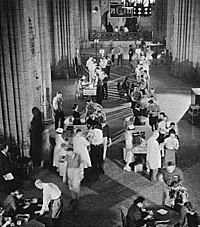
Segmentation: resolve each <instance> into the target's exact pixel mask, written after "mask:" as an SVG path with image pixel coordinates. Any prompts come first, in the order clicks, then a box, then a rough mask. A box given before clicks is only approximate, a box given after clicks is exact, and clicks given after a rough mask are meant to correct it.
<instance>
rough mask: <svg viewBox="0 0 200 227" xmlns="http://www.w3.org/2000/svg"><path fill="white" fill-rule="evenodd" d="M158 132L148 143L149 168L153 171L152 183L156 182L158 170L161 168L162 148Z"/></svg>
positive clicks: (154, 133)
mask: <svg viewBox="0 0 200 227" xmlns="http://www.w3.org/2000/svg"><path fill="white" fill-rule="evenodd" d="M158 136H159V132H158V131H154V132H153V135H152V136H151V137H150V138H149V139H148V141H147V167H148V168H149V169H150V170H151V181H153V182H155V181H156V176H157V173H158V169H159V168H161V147H160V145H159V143H158V141H157V138H158Z"/></svg>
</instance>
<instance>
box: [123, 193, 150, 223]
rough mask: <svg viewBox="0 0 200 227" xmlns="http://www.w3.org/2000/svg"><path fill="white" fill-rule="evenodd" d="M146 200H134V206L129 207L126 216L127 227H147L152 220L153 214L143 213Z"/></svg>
mask: <svg viewBox="0 0 200 227" xmlns="http://www.w3.org/2000/svg"><path fill="white" fill-rule="evenodd" d="M144 204H145V198H143V197H141V196H139V197H137V199H135V200H134V202H133V204H132V205H131V206H130V207H129V209H128V213H127V216H126V221H127V227H141V226H147V225H146V223H147V222H148V220H150V219H151V218H152V215H153V214H152V212H151V211H149V212H147V211H143V210H142V209H143V207H144Z"/></svg>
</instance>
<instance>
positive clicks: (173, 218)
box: [146, 205, 180, 227]
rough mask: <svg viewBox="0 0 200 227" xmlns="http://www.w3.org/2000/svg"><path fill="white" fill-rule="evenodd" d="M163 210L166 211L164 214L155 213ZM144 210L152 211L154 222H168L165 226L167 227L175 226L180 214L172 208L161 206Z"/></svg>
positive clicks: (151, 206) (152, 206)
mask: <svg viewBox="0 0 200 227" xmlns="http://www.w3.org/2000/svg"><path fill="white" fill-rule="evenodd" d="M160 209H163V210H166V211H167V213H166V214H163V215H162V214H159V213H158V212H157V211H158V210H160ZM146 210H152V211H153V217H154V220H155V221H167V220H170V223H169V224H166V226H168V227H172V226H175V225H177V224H178V223H179V221H180V214H179V213H177V212H176V211H174V210H173V209H172V208H170V207H168V206H163V205H150V206H148V207H146Z"/></svg>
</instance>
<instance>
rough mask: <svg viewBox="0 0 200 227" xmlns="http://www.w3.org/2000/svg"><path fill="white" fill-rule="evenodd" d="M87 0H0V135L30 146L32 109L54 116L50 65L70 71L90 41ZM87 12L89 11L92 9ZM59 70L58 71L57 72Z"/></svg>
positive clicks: (48, 117) (23, 146) (70, 72)
mask: <svg viewBox="0 0 200 227" xmlns="http://www.w3.org/2000/svg"><path fill="white" fill-rule="evenodd" d="M89 3H90V2H89V1H88V0H1V1H0V65H1V69H0V138H1V137H3V138H4V139H5V140H8V141H10V142H17V143H18V144H19V145H20V147H21V148H22V151H23V152H25V150H26V149H27V148H28V147H29V144H30V138H29V137H30V135H29V125H30V121H31V119H32V113H31V110H32V108H33V107H34V106H36V107H38V108H39V109H40V110H41V111H42V113H43V118H44V120H45V121H48V120H50V119H52V110H51V103H52V88H51V76H52V69H55V68H56V67H58V66H61V67H60V68H59V67H58V68H59V69H61V71H60V72H62V74H63V76H64V77H66V78H68V77H70V76H73V73H74V64H75V58H76V59H78V62H79V64H80V57H79V56H80V54H79V49H80V46H82V47H86V46H87V44H88V43H89V42H88V4H89ZM90 14H91V12H90ZM57 72H58V73H59V70H58V71H57Z"/></svg>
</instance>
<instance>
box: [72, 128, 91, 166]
mask: <svg viewBox="0 0 200 227" xmlns="http://www.w3.org/2000/svg"><path fill="white" fill-rule="evenodd" d="M72 143H73V149H74V152H75V153H76V154H79V155H80V156H81V159H82V161H83V168H85V169H86V168H88V167H91V166H92V165H91V160H90V156H89V152H88V147H89V146H90V142H89V141H88V140H87V139H86V138H85V137H84V135H83V134H82V132H81V129H77V131H76V135H75V136H74V137H73V139H72Z"/></svg>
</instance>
